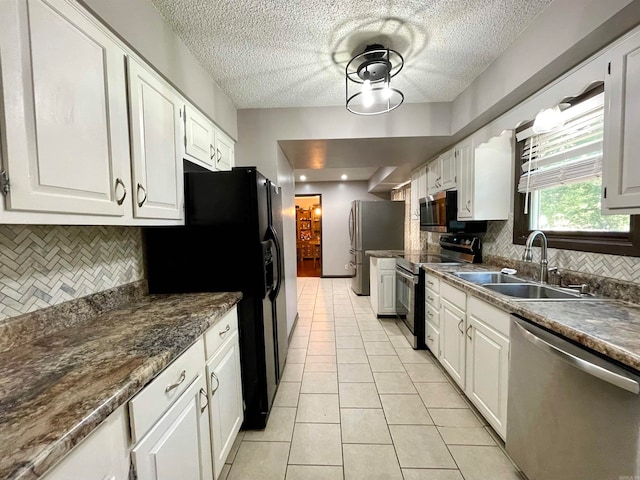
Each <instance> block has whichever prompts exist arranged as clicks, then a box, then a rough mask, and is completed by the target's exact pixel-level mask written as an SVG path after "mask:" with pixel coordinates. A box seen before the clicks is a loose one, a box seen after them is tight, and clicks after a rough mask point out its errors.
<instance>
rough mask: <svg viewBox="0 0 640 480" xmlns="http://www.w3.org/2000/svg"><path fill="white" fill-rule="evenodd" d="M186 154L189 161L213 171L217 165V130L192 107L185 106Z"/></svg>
mask: <svg viewBox="0 0 640 480" xmlns="http://www.w3.org/2000/svg"><path fill="white" fill-rule="evenodd" d="M184 119H185V122H184V127H185V135H184V143H185V153H186V155H187V158H188V159H189V160H192V161H194V162H195V163H197V164H200V165H202V166H203V167H205V168H208V169H209V170H213V169H214V168H215V164H216V160H217V158H216V128H215V127H214V125H213V123H211V121H209V119H208V118H206V117H205V116H204V115H202V114H200V112H198V111H197V110H196V109H195V108H194V107H192V106H191V105H185V115H184Z"/></svg>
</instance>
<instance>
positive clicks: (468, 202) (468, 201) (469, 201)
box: [464, 200, 471, 212]
mask: <svg viewBox="0 0 640 480" xmlns="http://www.w3.org/2000/svg"><path fill="white" fill-rule="evenodd" d="M470 204H471V200H467V204H466V205H465V207H464V208H466V209H467V212H471V209H470V208H469V205H470Z"/></svg>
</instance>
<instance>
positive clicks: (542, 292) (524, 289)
mask: <svg viewBox="0 0 640 480" xmlns="http://www.w3.org/2000/svg"><path fill="white" fill-rule="evenodd" d="M483 287H484V288H486V289H488V290H491V291H493V292H497V293H501V294H503V295H507V296H509V297H517V298H518V299H522V300H583V299H589V298H594V297H591V296H585V295H581V294H580V293H578V292H570V291H566V290H559V289H557V288H552V287H548V286H546V285H537V284H531V283H522V284H514V283H511V284H493V285H483Z"/></svg>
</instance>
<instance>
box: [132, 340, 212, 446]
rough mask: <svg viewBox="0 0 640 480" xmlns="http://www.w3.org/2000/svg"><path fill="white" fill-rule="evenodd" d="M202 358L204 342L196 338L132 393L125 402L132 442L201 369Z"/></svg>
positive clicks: (145, 430) (138, 437)
mask: <svg viewBox="0 0 640 480" xmlns="http://www.w3.org/2000/svg"><path fill="white" fill-rule="evenodd" d="M204 361H205V357H204V342H203V341H202V338H200V339H199V340H198V341H197V342H196V343H195V344H193V345H192V346H191V347H189V349H188V350H187V351H185V352H184V353H183V354H182V355H180V356H179V357H178V358H177V359H176V360H175V361H174V362H173V363H172V364H170V365H169V366H168V367H166V368H165V369H164V370H163V371H162V372H161V373H160V375H158V376H157V377H156V378H155V379H154V380H152V381H151V383H150V384H149V385H147V386H146V387H144V389H143V390H142V391H141V392H140V393H138V395H136V396H135V397H133V399H132V400H131V401H130V402H129V414H130V416H131V439H132V441H133V443H135V442H137V441H138V440H139V439H141V438H142V437H143V436H144V434H145V433H147V431H148V430H149V429H150V428H151V427H152V426H153V424H155V423H156V421H157V420H158V419H159V418H160V416H161V415H162V414H163V413H164V412H165V411H166V410H167V409H168V408H169V407H170V406H171V404H172V403H173V402H175V401H176V399H177V398H178V397H179V396H180V395H181V394H182V392H184V391H185V390H186V389H187V387H188V386H189V385H190V384H191V382H192V381H193V379H194V378H196V376H197V375H198V372H199V371H200V370H201V369H202V365H203V364H204ZM174 385H175V386H174Z"/></svg>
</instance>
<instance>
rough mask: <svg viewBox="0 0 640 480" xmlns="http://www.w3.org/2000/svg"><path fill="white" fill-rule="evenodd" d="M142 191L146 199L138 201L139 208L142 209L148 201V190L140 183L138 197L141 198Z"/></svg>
mask: <svg viewBox="0 0 640 480" xmlns="http://www.w3.org/2000/svg"><path fill="white" fill-rule="evenodd" d="M140 190H142V192H143V193H144V198H143V199H142V200H138V206H139V207H141V206H142V205H144V202H146V201H147V190H146V189H145V188H144V187H143V186H142V184H141V183H138V188H137V189H136V196H137V197H138V198H140Z"/></svg>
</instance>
